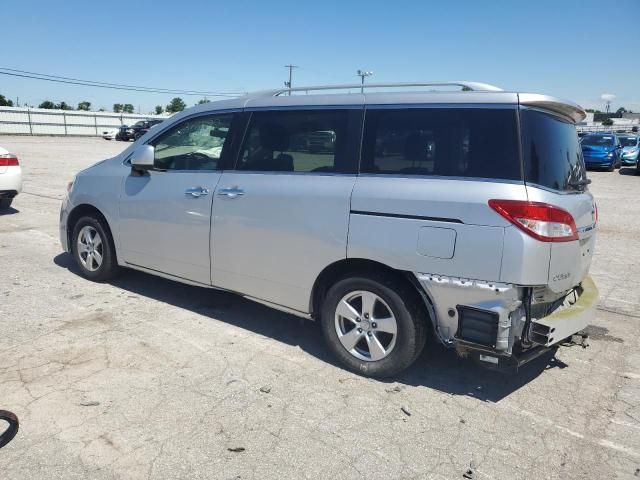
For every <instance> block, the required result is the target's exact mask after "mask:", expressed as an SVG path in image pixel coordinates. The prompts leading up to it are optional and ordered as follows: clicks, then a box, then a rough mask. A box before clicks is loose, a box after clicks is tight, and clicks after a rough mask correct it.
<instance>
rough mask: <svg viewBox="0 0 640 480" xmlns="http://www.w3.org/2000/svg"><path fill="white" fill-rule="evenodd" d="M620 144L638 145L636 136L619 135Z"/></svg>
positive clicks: (627, 145)
mask: <svg viewBox="0 0 640 480" xmlns="http://www.w3.org/2000/svg"><path fill="white" fill-rule="evenodd" d="M620 144H621V145H622V146H623V147H635V146H636V145H638V137H620Z"/></svg>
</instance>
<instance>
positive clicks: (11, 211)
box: [0, 207, 20, 217]
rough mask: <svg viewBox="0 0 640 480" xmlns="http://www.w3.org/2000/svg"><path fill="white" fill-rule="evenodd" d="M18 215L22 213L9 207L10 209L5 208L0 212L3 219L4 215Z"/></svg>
mask: <svg viewBox="0 0 640 480" xmlns="http://www.w3.org/2000/svg"><path fill="white" fill-rule="evenodd" d="M16 213H20V210H16V209H15V208H13V207H9V208H5V209H3V210H0V217H2V216H4V215H15V214H16Z"/></svg>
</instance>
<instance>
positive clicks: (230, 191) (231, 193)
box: [218, 187, 244, 198]
mask: <svg viewBox="0 0 640 480" xmlns="http://www.w3.org/2000/svg"><path fill="white" fill-rule="evenodd" d="M218 195H219V196H221V197H227V198H237V197H240V196H242V195H244V190H242V189H241V188H238V187H229V188H221V189H220V190H218Z"/></svg>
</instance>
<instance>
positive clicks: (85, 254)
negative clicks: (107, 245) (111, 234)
mask: <svg viewBox="0 0 640 480" xmlns="http://www.w3.org/2000/svg"><path fill="white" fill-rule="evenodd" d="M77 248H78V257H79V258H80V263H82V266H83V267H84V268H86V269H87V270H89V271H90V272H95V271H96V270H98V269H99V268H100V266H101V265H102V260H103V256H104V245H103V243H102V238H101V237H100V234H99V233H98V231H97V230H96V229H95V228H93V227H92V226H90V225H87V226H85V227H83V228H82V230H80V232H79V233H78V239H77Z"/></svg>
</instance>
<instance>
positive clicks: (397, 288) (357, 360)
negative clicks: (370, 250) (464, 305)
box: [321, 276, 427, 378]
mask: <svg viewBox="0 0 640 480" xmlns="http://www.w3.org/2000/svg"><path fill="white" fill-rule="evenodd" d="M359 295H360V297H359V298H358V296H359ZM371 296H373V297H375V298H374V300H375V301H374V302H373V305H374V306H373V308H366V307H364V305H365V302H366V303H367V304H369V305H371V304H372V303H371V298H372V297H371ZM347 304H348V305H349V306H350V307H351V308H349V307H347V309H346V310H345V307H346V306H347ZM338 307H340V311H341V312H343V313H346V316H342V315H340V313H339V312H337V309H338ZM367 312H370V313H368V315H367ZM389 314H391V315H390V316H389ZM357 315H360V317H358V316H357ZM383 319H384V326H383V325H382V324H381V323H380V321H381V320H383ZM392 319H393V320H394V321H395V330H396V331H395V335H394V334H393V333H391V332H392V331H393V328H392V322H390V320H392ZM375 320H378V322H376V321H375ZM321 327H322V332H323V334H324V338H325V341H326V342H327V345H328V346H329V349H330V350H331V351H332V353H333V354H334V355H335V356H336V358H337V359H338V360H339V362H340V363H341V364H342V365H343V366H344V367H346V368H347V369H348V370H351V371H353V372H355V373H357V374H360V375H363V376H366V377H374V378H384V377H390V376H393V375H396V374H397V373H399V372H401V371H402V370H404V369H406V368H407V367H409V366H410V365H411V364H412V363H413V362H414V361H415V360H416V358H418V356H419V355H420V353H421V352H422V350H423V348H424V345H425V342H426V335H427V320H426V314H425V312H424V307H423V306H422V305H421V301H420V299H419V298H418V295H417V294H416V293H415V292H413V291H411V289H409V288H407V287H405V286H404V285H402V284H398V283H397V282H394V281H393V279H392V278H384V277H382V276H355V277H349V278H345V279H343V280H340V281H338V282H337V283H335V284H334V285H333V286H332V287H331V288H330V289H329V291H328V292H327V294H326V296H325V298H324V301H323V305H322V312H321ZM390 327H391V328H390ZM385 330H386V331H385ZM338 332H340V334H339V333H338ZM341 338H342V340H341ZM356 339H357V340H356ZM343 342H344V343H346V344H347V345H349V346H351V344H353V345H354V346H353V348H351V350H348V349H347V348H348V347H347V346H345V345H343ZM376 345H378V347H376ZM371 347H373V348H371ZM376 357H378V358H377V359H376Z"/></svg>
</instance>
